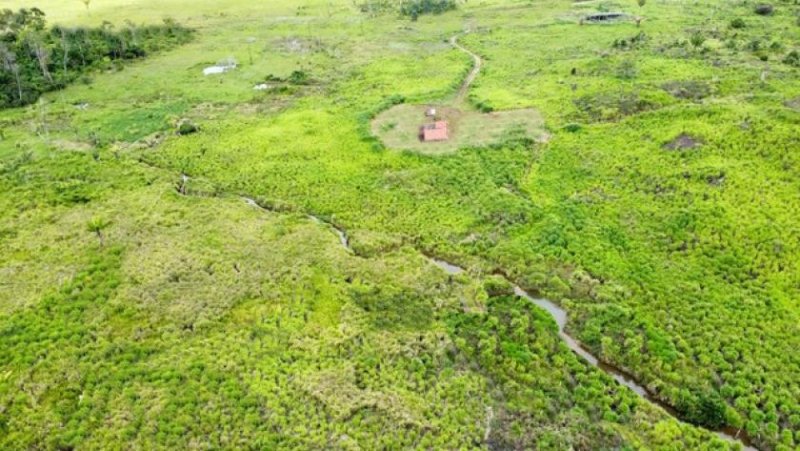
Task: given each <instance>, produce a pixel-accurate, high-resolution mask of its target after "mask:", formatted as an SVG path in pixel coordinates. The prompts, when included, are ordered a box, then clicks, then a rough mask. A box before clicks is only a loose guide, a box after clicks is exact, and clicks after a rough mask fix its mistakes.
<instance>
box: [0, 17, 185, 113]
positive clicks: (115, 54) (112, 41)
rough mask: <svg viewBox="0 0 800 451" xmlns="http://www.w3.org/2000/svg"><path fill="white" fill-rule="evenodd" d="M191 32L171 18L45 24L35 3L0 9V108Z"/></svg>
mask: <svg viewBox="0 0 800 451" xmlns="http://www.w3.org/2000/svg"><path fill="white" fill-rule="evenodd" d="M190 36H191V32H190V30H189V29H187V28H184V27H182V26H180V25H178V24H176V23H175V22H174V21H172V20H169V19H165V20H164V23H163V24H162V25H146V26H137V25H134V24H132V23H130V22H128V23H127V24H126V25H125V27H124V28H122V29H121V30H119V31H116V30H114V27H113V25H111V24H110V23H107V22H106V23H104V24H103V26H102V27H97V28H85V27H76V28H69V27H64V26H54V27H48V26H47V22H46V20H45V13H44V12H43V11H42V10H40V9H38V8H30V9H20V10H18V11H12V10H10V9H5V10H2V11H0V63H2V71H0V86H2V88H0V108H7V107H11V106H21V105H26V104H29V103H32V102H35V101H36V99H38V98H39V96H40V95H41V94H42V93H43V92H48V91H53V90H57V89H61V88H63V87H64V86H66V85H67V84H69V83H71V82H73V81H75V80H76V79H78V78H80V77H81V76H84V75H86V74H88V73H89V71H90V70H92V69H101V68H111V67H113V66H114V64H115V63H117V62H120V61H124V60H131V59H135V58H141V57H143V56H145V55H146V54H148V53H150V52H154V51H157V50H161V49H165V48H169V47H173V46H175V45H178V44H182V43H185V42H186V41H188V40H189V38H190Z"/></svg>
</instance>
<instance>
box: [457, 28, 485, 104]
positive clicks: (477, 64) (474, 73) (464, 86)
mask: <svg viewBox="0 0 800 451" xmlns="http://www.w3.org/2000/svg"><path fill="white" fill-rule="evenodd" d="M464 34H466V33H464ZM458 36H459V35H455V36H453V37H452V38H450V45H452V46H453V47H455V48H457V49H459V50H461V51H462V52H464V53H466V54H467V55H469V56H471V57H472V61H473V62H474V63H473V65H472V70H470V71H469V74H468V75H467V78H466V79H464V82H463V83H461V87H460V88H458V93H457V94H456V99H455V101H456V102H462V101H464V99H465V98H466V96H467V91H468V90H469V87H470V85H472V82H474V81H475V78H477V77H478V73H479V72H480V71H481V66H483V60H482V59H481V57H480V56H478V55H477V54H475V53H472V52H471V51H470V50H469V49H467V48H466V47H464V46H462V45H461V44H459V43H458Z"/></svg>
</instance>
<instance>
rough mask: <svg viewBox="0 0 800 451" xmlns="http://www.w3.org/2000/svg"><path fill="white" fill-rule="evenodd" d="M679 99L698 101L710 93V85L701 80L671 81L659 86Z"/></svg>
mask: <svg viewBox="0 0 800 451" xmlns="http://www.w3.org/2000/svg"><path fill="white" fill-rule="evenodd" d="M661 87H662V88H663V89H664V90H665V91H667V92H668V93H670V94H672V96H674V97H677V98H679V99H688V100H694V101H695V102H696V101H699V100H702V99H705V98H706V97H708V96H710V95H711V94H712V89H711V86H709V84H708V83H705V82H702V81H691V80H689V81H671V82H668V83H665V84H664V85H662V86H661Z"/></svg>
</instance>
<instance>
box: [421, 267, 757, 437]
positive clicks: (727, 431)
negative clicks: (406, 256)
mask: <svg viewBox="0 0 800 451" xmlns="http://www.w3.org/2000/svg"><path fill="white" fill-rule="evenodd" d="M429 259H430V261H431V262H433V264H435V265H436V266H438V267H439V268H441V269H443V270H444V271H445V272H446V273H448V274H451V275H456V274H461V273H463V272H465V271H466V270H465V269H464V268H462V267H460V266H457V265H454V264H452V263H450V262H446V261H444V260H440V259H436V258H430V257H429ZM501 275H502V274H501ZM502 276H503V277H504V278H505V279H506V281H507V282H508V283H510V284H511V285H512V286H513V287H514V294H516V295H517V296H519V297H521V298H524V299H527V300H529V301H531V302H533V303H534V304H536V306H537V307H540V308H542V309H544V310H546V311H547V313H549V314H550V316H551V317H552V318H553V320H555V322H556V324H557V325H558V336H559V337H561V339H562V340H564V343H566V344H567V347H568V348H569V349H570V350H572V352H574V353H575V354H577V355H578V356H580V357H581V358H583V359H584V360H586V361H587V362H588V363H589V364H590V365H592V366H594V367H596V368H598V369H600V370H602V371H604V372H605V373H606V374H608V375H609V376H611V377H612V378H614V380H616V381H617V382H618V383H620V384H621V385H624V386H625V387H628V388H630V389H631V390H633V392H634V393H636V394H637V395H639V396H641V397H642V398H644V399H646V400H648V401H650V402H652V403H653V404H656V405H658V406H660V407H661V408H662V409H664V410H665V411H666V412H667V413H668V414H670V415H672V416H673V417H675V418H677V419H678V420H680V419H681V418H680V416H679V415H678V412H677V411H675V408H674V407H672V406H671V405H669V404H667V403H665V402H663V401H662V400H661V399H659V398H658V397H656V396H655V395H654V394H653V393H651V392H650V391H649V390H647V388H645V387H644V386H642V385H640V384H639V383H637V382H636V379H635V378H634V377H633V375H631V374H630V373H628V372H626V371H624V370H622V369H621V368H618V367H615V366H613V365H610V364H608V363H606V362H603V361H602V360H600V359H598V358H597V357H596V356H595V355H594V354H592V353H591V352H590V351H589V350H588V349H586V348H585V347H584V346H583V345H581V343H580V342H578V340H576V339H574V338H573V337H572V336H570V335H569V334H567V333H566V332H565V331H564V328H565V327H566V325H567V312H566V310H564V309H563V308H561V307H559V306H558V305H556V304H555V303H554V302H553V301H550V300H548V299H543V298H537V297H534V296H531V294H530V293H528V292H527V291H525V290H523V289H522V288H521V287H520V286H519V285H517V284H515V283H514V282H513V281H511V280H509V279H508V277H507V276H506V275H502ZM698 427H703V426H698ZM705 429H708V430H711V431H712V432H714V433H716V434H717V435H718V436H719V437H721V438H723V439H725V440H728V441H731V442H735V443H740V444H741V445H742V446H743V447H744V449H745V450H747V451H758V450H757V449H756V448H755V447H754V446H753V444H752V442H751V440H750V438H749V437H747V436H746V435H745V434H743V433H742V432H741V431H740V430H737V429H735V428H732V427H729V426H726V427H723V428H720V429H717V430H712V429H709V428H705Z"/></svg>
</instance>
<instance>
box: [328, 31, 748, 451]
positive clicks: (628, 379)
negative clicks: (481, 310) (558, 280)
mask: <svg viewBox="0 0 800 451" xmlns="http://www.w3.org/2000/svg"><path fill="white" fill-rule="evenodd" d="M467 33H468V31H466V32H464V33H462V34H467ZM458 37H459V35H455V36H453V37H451V38H450V44H451V45H452V46H453V47H455V48H456V49H458V50H460V51H462V52H464V53H466V54H467V55H469V56H470V57H472V60H473V66H472V69H471V70H470V72H469V74H468V75H467V78H466V79H465V80H464V82H463V83H462V84H461V86H460V87H459V90H458V92H457V94H456V101H463V100H464V98H465V97H466V95H467V91H468V90H469V87H470V85H471V84H472V83H473V82H474V81H475V78H476V77H477V76H478V73H479V72H480V70H481V66H482V65H483V60H482V59H481V57H480V56H478V55H477V54H475V53H473V52H472V51H470V50H469V49H467V48H466V47H464V46H462V45H461V44H459V43H458ZM329 225H331V224H330V223H329ZM333 227H334V229H336V227H335V226H333ZM336 230H337V231H338V232H339V233H340V234H343V233H344V232H342V231H341V230H339V229H336ZM342 244H343V245H344V246H346V247H347V243H346V242H344V241H343V243H342ZM348 248H349V247H348ZM428 258H429V259H430V260H431V261H432V262H433V263H434V264H436V266H438V267H440V268H442V269H443V270H444V271H445V272H447V273H448V274H459V273H462V272H464V271H465V270H464V268H461V267H459V266H457V265H454V264H452V263H449V262H446V261H444V260H439V259H436V258H432V257H430V256H429V257H428ZM499 275H501V276H502V277H503V278H505V279H506V281H508V282H509V283H510V284H511V285H513V287H514V293H515V294H516V295H517V296H520V297H522V298H525V299H527V300H529V301H531V302H533V303H534V304H536V305H537V306H538V307H540V308H543V309H544V310H546V311H547V312H548V313H549V314H550V316H552V317H553V319H554V320H555V322H556V324H557V325H558V335H559V337H561V339H562V340H564V342H565V343H566V344H567V346H568V347H569V349H571V350H572V352H574V353H575V354H577V355H578V356H580V357H581V358H583V359H584V360H586V361H587V362H589V364H590V365H592V366H594V367H596V368H599V369H600V370H602V371H604V372H606V374H608V375H609V376H611V377H613V378H614V380H616V381H617V382H618V383H620V384H622V385H624V386H626V387H628V388H630V389H631V390H633V391H634V392H635V393H636V394H638V395H639V396H640V397H642V398H644V399H646V400H648V401H650V402H652V403H653V404H656V405H658V406H660V407H661V408H662V409H664V410H665V411H666V412H667V413H669V414H670V415H672V416H673V417H675V418H677V419H678V420H681V418H680V416H679V414H678V412H677V411H676V410H675V408H674V407H672V406H671V405H669V404H667V403H665V402H664V401H662V400H661V399H659V398H658V397H657V396H656V395H655V394H654V393H652V392H650V391H649V390H647V388H645V387H644V386H642V385H640V384H639V383H637V382H636V379H635V378H634V377H633V375H631V374H630V373H628V372H626V371H624V370H622V369H621V368H618V367H615V366H613V365H610V364H608V363H606V362H603V361H602V360H600V359H598V358H597V357H596V356H595V355H594V354H592V353H591V352H590V351H589V350H588V349H587V348H585V347H584V346H583V345H581V343H580V342H578V340H576V339H575V338H573V337H572V336H570V335H569V334H567V333H566V332H565V331H564V328H565V327H566V325H567V312H566V311H565V310H564V309H562V308H561V307H559V306H558V305H556V304H555V303H554V302H552V301H550V300H547V299H542V298H536V297H534V296H531V295H530V293H528V292H527V291H525V290H523V289H522V288H520V286H519V285H517V284H515V283H514V282H513V281H511V280H510V279H509V277H508V276H507V275H506V274H502V273H501V274H499ZM681 421H682V420H681ZM698 427H703V426H698ZM705 429H708V430H710V431H712V432H714V433H716V434H717V435H718V436H720V437H721V438H723V439H725V440H728V441H731V442H734V443H739V444H741V445H742V446H743V447H744V449H745V450H747V451H758V450H757V448H755V446H754V445H753V443H752V440H751V439H750V437H748V436H747V434H746V433H744V432H742V431H741V430H740V429H735V428H733V427H730V426H725V427H723V428H720V429H716V430H713V429H710V428H705Z"/></svg>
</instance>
